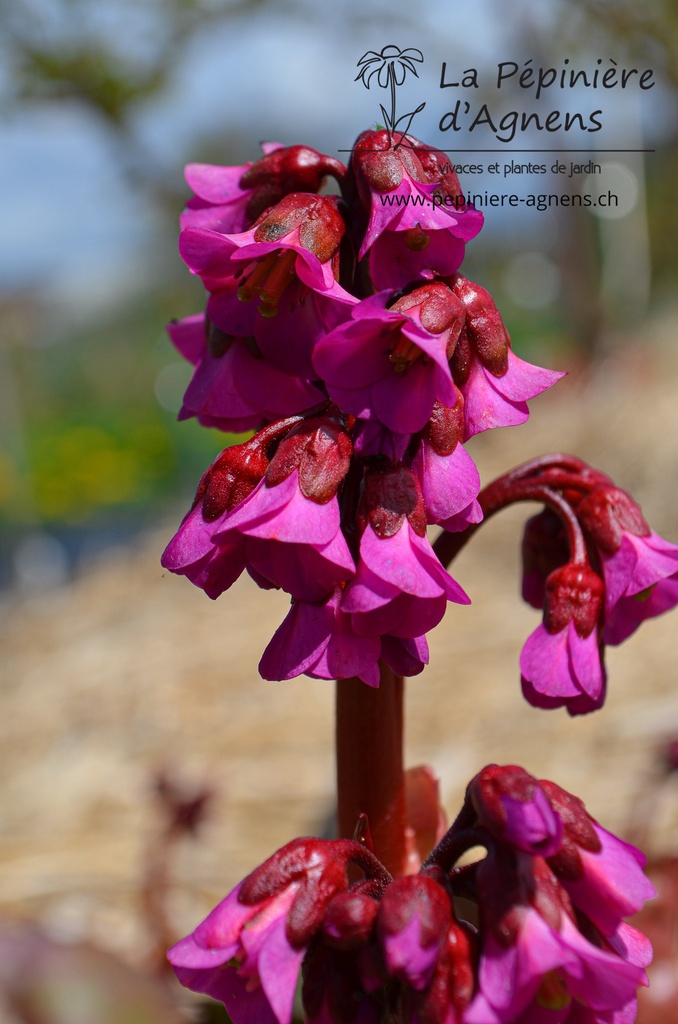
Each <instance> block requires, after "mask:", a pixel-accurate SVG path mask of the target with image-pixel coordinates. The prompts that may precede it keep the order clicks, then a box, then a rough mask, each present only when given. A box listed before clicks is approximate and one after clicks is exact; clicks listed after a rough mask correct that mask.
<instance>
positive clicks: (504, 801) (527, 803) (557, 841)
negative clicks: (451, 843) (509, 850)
mask: <svg viewBox="0 0 678 1024" xmlns="http://www.w3.org/2000/svg"><path fill="white" fill-rule="evenodd" d="M467 798H468V799H470V801H471V802H472V804H473V807H474V809H475V811H476V813H477V815H478V821H479V823H480V825H482V826H483V827H484V828H486V829H488V830H489V831H490V832H491V833H492V835H493V836H494V837H495V838H497V839H500V840H501V841H502V842H505V843H508V844H509V845H510V846H513V847H515V849H517V850H522V851H523V852H524V853H533V854H538V855H539V856H542V857H548V856H551V855H552V854H555V853H557V852H558V851H559V850H560V847H561V845H562V841H563V822H562V820H561V817H560V815H559V814H558V813H557V812H556V811H555V810H554V809H553V807H552V805H551V802H550V800H549V795H548V792H545V791H544V788H543V787H542V785H541V784H540V783H539V782H538V781H537V780H536V779H535V778H534V776H533V775H530V774H529V772H526V771H525V769H524V768H521V767H519V766H518V765H496V764H492V765H488V766H487V767H486V768H483V770H482V771H481V772H479V773H478V775H476V776H475V778H474V779H472V780H471V782H470V783H469V787H468V790H467Z"/></svg>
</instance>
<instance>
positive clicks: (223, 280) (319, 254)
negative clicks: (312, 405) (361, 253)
mask: <svg viewBox="0 0 678 1024" xmlns="http://www.w3.org/2000/svg"><path fill="white" fill-rule="evenodd" d="M344 227H345V226H344V220H343V217H342V216H341V213H340V212H339V210H338V202H337V198H336V196H334V197H333V196H315V195H308V194H305V193H292V194H290V195H287V196H285V197H284V198H283V199H282V200H281V201H280V202H279V203H277V204H276V206H274V207H273V208H272V209H270V210H268V211H267V212H266V213H265V214H263V215H262V216H261V217H260V218H259V219H258V221H257V222H256V223H255V224H254V225H253V226H252V228H250V229H249V230H248V231H243V232H241V233H240V234H220V233H219V232H216V231H209V230H204V229H199V228H186V229H185V230H184V231H183V232H182V233H181V236H180V239H179V251H180V253H181V256H182V258H183V259H184V261H185V262H186V263H187V265H188V266H189V268H190V269H191V271H192V272H193V273H194V274H198V275H199V276H200V277H201V279H202V281H203V283H204V285H205V287H206V288H207V290H208V291H209V292H210V293H211V295H210V299H209V301H208V303H207V316H208V317H209V319H210V321H211V322H212V323H214V324H215V325H216V326H217V327H218V328H219V330H221V331H223V332H224V333H225V334H227V335H229V336H230V335H234V336H236V337H243V338H245V337H254V338H255V340H256V343H257V346H258V348H259V350H260V351H261V353H262V355H263V357H264V358H265V359H266V360H269V361H270V362H271V363H272V364H273V365H274V366H276V367H277V368H278V369H280V370H283V371H284V372H285V373H289V374H291V375H292V376H295V377H301V378H302V379H306V380H308V379H312V378H313V377H314V376H315V374H314V371H313V367H312V364H311V354H312V351H313V348H314V345H315V343H316V342H317V341H318V339H319V338H321V337H323V336H324V335H325V334H326V333H327V332H328V331H330V330H332V328H333V327H335V326H337V325H338V324H339V323H341V322H342V321H343V320H344V319H346V317H347V316H348V315H349V310H350V307H351V306H352V305H353V304H355V301H356V300H355V299H354V298H353V296H351V295H349V293H348V292H346V291H345V290H344V289H343V288H342V287H341V286H340V285H339V284H338V283H337V279H336V276H335V273H336V272H337V271H338V252H339V245H340V242H341V239H342V237H343V234H344Z"/></svg>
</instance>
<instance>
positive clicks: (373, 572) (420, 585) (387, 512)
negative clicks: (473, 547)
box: [341, 465, 469, 637]
mask: <svg viewBox="0 0 678 1024" xmlns="http://www.w3.org/2000/svg"><path fill="white" fill-rule="evenodd" d="M365 513H366V516H365V517H366V524H365V529H364V532H363V534H362V537H361V539H360V560H359V562H358V567H357V572H356V575H355V577H354V579H352V580H351V581H350V582H349V583H348V585H347V586H346V588H345V590H344V594H343V598H342V602H341V608H342V610H343V611H345V612H349V613H350V614H351V616H352V623H353V628H354V630H355V631H356V633H359V634H360V635H362V636H381V635H383V634H391V635H393V636H396V637H420V636H423V635H424V634H425V633H427V632H428V631H429V630H430V629H432V628H433V627H434V626H436V625H437V624H438V623H439V622H440V620H441V619H442V617H443V615H444V614H445V609H446V607H447V602H448V601H455V602H457V603H458V604H468V603H469V598H468V597H467V595H466V594H465V593H464V591H463V590H462V588H461V587H460V586H459V584H458V583H457V582H456V581H455V580H453V579H452V577H451V576H449V575H448V573H447V572H446V571H445V569H444V568H443V566H442V565H441V564H440V561H439V560H438V559H437V558H436V556H435V554H434V552H433V549H432V547H431V545H430V543H429V541H428V539H427V537H426V512H425V507H424V500H423V496H422V493H421V488H420V486H419V483H418V481H417V478H416V476H415V474H414V473H413V472H412V470H410V469H407V467H405V466H403V465H396V466H390V467H383V468H374V469H368V470H367V472H366V474H365Z"/></svg>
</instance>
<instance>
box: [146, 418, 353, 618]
mask: <svg viewBox="0 0 678 1024" xmlns="http://www.w3.org/2000/svg"><path fill="white" fill-rule="evenodd" d="M281 437H282V439H281ZM272 441H278V446H277V450H276V452H275V455H274V456H273V458H272V460H271V461H270V463H269V462H268V458H267V456H266V447H267V445H268V444H270V443H271V442H272ZM350 456H351V442H350V440H349V438H348V435H347V434H346V433H344V431H343V430H341V429H340V428H339V427H338V426H337V424H336V421H334V420H332V419H330V418H325V419H322V418H320V419H308V420H301V421H298V422H297V423H296V425H294V420H283V421H280V422H279V423H276V424H272V425H271V426H270V427H267V428H265V429H264V430H262V431H260V432H259V433H258V434H257V435H255V437H254V438H252V440H251V441H248V442H246V443H245V444H243V445H235V446H233V447H232V448H227V449H226V451H224V452H222V454H221V455H220V456H219V458H218V459H217V460H216V462H215V463H213V465H212V466H211V467H210V469H209V470H208V471H207V473H206V474H205V476H204V477H203V480H202V481H201V485H200V487H199V489H198V494H197V496H196V501H195V503H194V506H193V508H192V510H191V512H190V513H189V514H188V516H187V517H186V518H185V519H184V521H183V523H182V524H181V527H180V528H179V530H178V532H177V534H176V536H175V537H174V538H173V539H172V540H171V541H170V543H169V545H168V546H167V549H166V550H165V553H164V555H163V557H162V564H163V566H164V567H165V568H167V569H169V570H170V571H171V572H175V573H179V574H181V575H185V576H188V578H189V579H190V580H191V581H192V582H193V583H195V584H196V585H197V586H199V587H202V588H203V589H204V590H205V592H206V593H207V594H208V596H210V597H212V598H216V597H218V596H219V594H221V593H223V591H224V590H225V589H227V588H228V587H230V586H231V584H232V583H233V582H234V581H235V580H236V579H237V578H238V576H239V575H240V573H241V572H242V571H243V569H244V568H247V570H248V571H249V572H250V574H251V575H252V576H253V577H254V579H255V580H256V582H257V583H258V584H259V585H260V586H263V587H266V588H268V587H272V586H273V587H282V588H283V589H285V590H287V592H288V593H290V594H292V595H293V596H294V597H297V598H299V599H301V600H309V601H323V600H325V599H326V598H327V596H328V595H329V594H331V593H332V592H333V591H334V589H335V587H336V586H337V584H338V583H340V582H342V581H344V580H346V579H348V578H349V577H350V576H351V575H352V574H353V572H354V569H355V566H354V563H353V559H352V557H351V554H350V552H349V549H348V545H347V543H346V540H345V539H344V536H343V533H342V531H341V526H340V514H339V504H338V501H337V490H338V488H339V486H340V485H341V483H342V481H343V478H344V476H345V475H346V472H347V470H348V466H349V463H350Z"/></svg>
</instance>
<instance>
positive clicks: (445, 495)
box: [412, 435, 483, 532]
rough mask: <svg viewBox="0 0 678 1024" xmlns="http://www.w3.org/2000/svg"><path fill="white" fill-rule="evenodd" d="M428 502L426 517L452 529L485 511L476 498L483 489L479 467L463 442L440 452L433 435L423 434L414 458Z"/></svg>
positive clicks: (462, 527) (476, 520)
mask: <svg viewBox="0 0 678 1024" xmlns="http://www.w3.org/2000/svg"><path fill="white" fill-rule="evenodd" d="M412 469H413V470H414V472H415V473H416V475H417V479H418V480H419V484H420V486H421V490H422V494H423V496H424V503H425V505H426V519H427V522H429V523H437V524H438V525H439V526H442V527H443V528H444V529H445V530H450V531H452V532H455V531H458V530H465V529H466V527H467V526H469V525H470V524H471V523H479V522H481V520H482V518H483V511H482V509H481V507H480V505H479V504H478V501H477V500H476V499H477V497H478V491H479V490H480V474H479V473H478V468H477V466H476V464H475V462H474V461H473V459H472V458H471V456H470V455H469V454H468V452H467V451H466V449H465V448H464V446H463V445H461V444H456V445H455V446H454V448H453V449H452V451H451V452H449V453H447V452H440V451H438V450H437V449H436V446H435V444H434V443H433V441H432V440H431V438H430V436H429V437H428V438H427V437H426V435H424V437H422V439H421V441H420V443H419V447H418V448H417V451H416V453H415V456H414V458H413V460H412Z"/></svg>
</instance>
